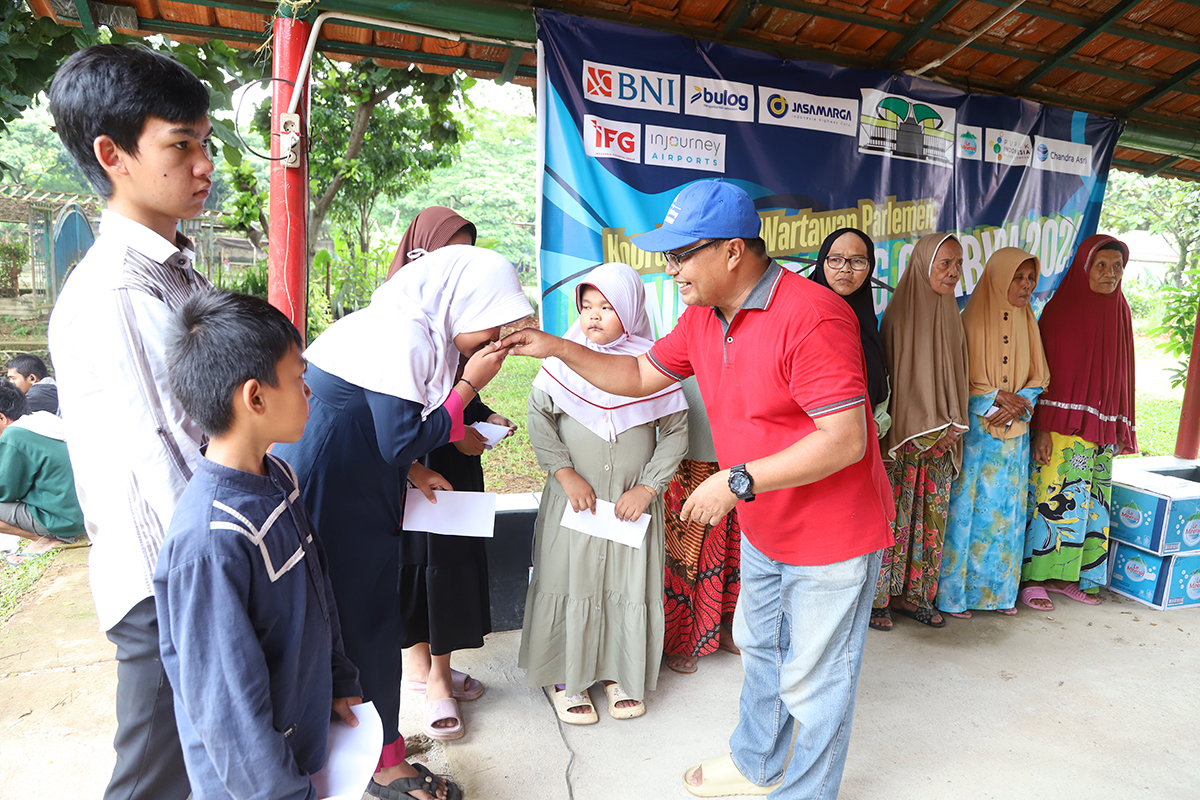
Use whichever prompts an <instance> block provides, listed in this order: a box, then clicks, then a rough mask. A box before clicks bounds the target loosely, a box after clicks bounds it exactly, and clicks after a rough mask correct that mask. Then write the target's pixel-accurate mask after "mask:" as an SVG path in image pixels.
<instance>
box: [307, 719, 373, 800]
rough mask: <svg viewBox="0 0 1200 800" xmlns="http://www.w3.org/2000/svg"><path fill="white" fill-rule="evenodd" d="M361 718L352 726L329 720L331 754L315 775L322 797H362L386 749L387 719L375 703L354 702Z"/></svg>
mask: <svg viewBox="0 0 1200 800" xmlns="http://www.w3.org/2000/svg"><path fill="white" fill-rule="evenodd" d="M350 709H351V710H352V711H353V712H354V716H356V717H357V718H358V726H357V727H354V728H351V727H350V726H349V725H347V724H346V723H345V722H343V721H342V720H341V719H337V720H334V721H333V722H330V723H329V748H328V749H329V757H328V758H327V759H326V760H325V766H324V767H322V768H321V769H320V770H318V771H317V772H315V773H313V775H312V785H313V788H314V789H316V790H317V797H319V798H321V800H361V798H362V795H363V792H365V791H366V790H367V784H369V783H370V782H371V776H372V775H374V774H375V767H376V765H378V763H379V751H380V750H382V749H383V722H382V721H381V720H380V719H379V712H378V711H376V710H375V704H374V703H363V704H362V705H360V706H350Z"/></svg>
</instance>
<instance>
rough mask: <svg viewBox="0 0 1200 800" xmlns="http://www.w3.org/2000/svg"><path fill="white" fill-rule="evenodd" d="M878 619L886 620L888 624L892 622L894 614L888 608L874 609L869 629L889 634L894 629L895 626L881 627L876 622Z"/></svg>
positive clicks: (868, 624) (868, 625)
mask: <svg viewBox="0 0 1200 800" xmlns="http://www.w3.org/2000/svg"><path fill="white" fill-rule="evenodd" d="M877 619H886V620H887V621H888V622H891V621H892V612H891V611H888V609H887V608H872V609H871V621H870V622H868V623H867V627H869V628H871V629H873V630H877V631H883V632H884V633H887V632H888V631H890V630H891V629H892V627H893V626H891V625H880V624H879V623H877V622H876V621H875V620H877Z"/></svg>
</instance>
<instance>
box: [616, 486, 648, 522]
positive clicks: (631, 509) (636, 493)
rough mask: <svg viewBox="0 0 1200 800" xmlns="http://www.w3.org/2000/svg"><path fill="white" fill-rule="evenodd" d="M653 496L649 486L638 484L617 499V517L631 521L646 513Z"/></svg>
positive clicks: (624, 520)
mask: <svg viewBox="0 0 1200 800" xmlns="http://www.w3.org/2000/svg"><path fill="white" fill-rule="evenodd" d="M654 497H655V495H654V492H652V491H650V487H649V486H643V485H641V484H638V485H637V486H635V487H633V488H632V489H630V490H629V491H628V492H626V493H625V494H623V495H621V498H620V499H619V500H617V508H616V514H617V519H619V520H622V521H623V522H633V521H634V520H635V519H637V518H638V517H640V516H641V515H642V514H645V513H646V509H647V508H648V507H649V506H650V501H651V500H653V499H654Z"/></svg>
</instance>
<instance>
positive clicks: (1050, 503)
mask: <svg viewBox="0 0 1200 800" xmlns="http://www.w3.org/2000/svg"><path fill="white" fill-rule="evenodd" d="M1050 439H1051V456H1050V463H1049V464H1047V465H1046V466H1044V467H1043V466H1041V465H1040V464H1036V463H1035V464H1034V465H1033V469H1032V471H1031V472H1030V475H1029V512H1030V513H1029V524H1028V525H1027V526H1026V529H1025V559H1024V562H1023V564H1022V566H1021V580H1023V581H1045V580H1064V581H1071V582H1074V581H1078V582H1079V587H1080V588H1081V589H1083V590H1084V591H1085V592H1086V591H1092V592H1095V591H1098V590H1099V587H1101V586H1103V585H1104V584H1105V582H1106V579H1107V575H1106V561H1107V559H1108V522H1109V516H1108V513H1109V507H1110V502H1111V499H1112V461H1113V456H1114V455H1116V452H1117V446H1116V445H1111V444H1110V445H1096V444H1092V443H1091V442H1088V441H1085V440H1083V439H1081V438H1079V437H1078V436H1063V435H1062V434H1058V433H1051V434H1050Z"/></svg>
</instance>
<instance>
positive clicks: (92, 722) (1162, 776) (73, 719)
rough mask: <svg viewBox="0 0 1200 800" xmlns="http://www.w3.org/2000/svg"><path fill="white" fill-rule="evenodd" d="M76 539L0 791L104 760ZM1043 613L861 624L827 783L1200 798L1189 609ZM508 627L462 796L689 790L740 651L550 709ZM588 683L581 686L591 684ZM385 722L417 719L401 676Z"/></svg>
mask: <svg viewBox="0 0 1200 800" xmlns="http://www.w3.org/2000/svg"><path fill="white" fill-rule="evenodd" d="M85 559H86V551H71V552H67V553H65V554H64V555H63V556H61V557H60V558H59V560H58V563H56V564H55V565H54V566H52V567H51V568H50V570H49V571H48V572H47V574H46V575H45V576H44V577H43V579H42V581H41V582H40V583H39V585H38V586H37V588H36V589H35V590H34V592H33V593H32V594H31V595H30V596H29V597H28V598H27V599H26V600H25V602H24V603H23V604H22V606H21V608H20V609H19V610H18V612H17V613H16V615H14V616H13V618H12V619H10V620H9V621H8V622H7V623H5V624H4V626H3V629H0V798H3V800H10V799H11V800H26V799H28V800H34V799H35V798H45V797H58V796H70V797H82V798H91V797H99V796H100V795H101V793H102V792H103V789H104V786H105V784H106V783H107V779H108V775H109V772H110V770H111V768H112V761H113V755H112V748H111V741H112V734H113V731H114V729H115V721H114V717H113V708H112V706H113V695H114V688H115V681H116V668H115V663H114V662H113V660H112V659H113V650H114V648H113V647H112V645H110V644H109V642H108V640H107V639H105V638H104V636H103V635H102V634H101V633H99V632H97V630H96V619H95V613H94V610H93V608H92V603H91V598H90V596H89V594H88V589H87V573H86V566H85V564H84V561H85ZM1105 595H1106V597H1107V602H1106V603H1105V604H1103V605H1101V606H1098V607H1095V608H1091V607H1086V606H1082V605H1079V604H1076V603H1071V602H1070V601H1068V600H1066V599H1065V598H1063V599H1062V602H1061V603H1060V604H1059V607H1058V609H1056V610H1055V611H1054V612H1051V613H1035V612H1033V611H1030V610H1029V609H1025V608H1022V610H1021V613H1020V614H1019V615H1018V616H1016V617H1013V618H1008V617H1003V616H1000V615H998V614H989V613H981V614H979V615H978V616H977V618H976V619H973V620H969V621H960V620H955V619H951V620H950V621H949V624H948V625H947V627H946V628H945V629H943V630H932V629H929V628H925V627H923V626H921V625H919V624H917V623H916V622H912V621H911V620H906V619H901V620H899V621H898V622H897V624H896V629H895V630H894V631H893V632H891V633H887V634H882V633H876V632H871V633H870V635H869V637H868V641H867V652H866V657H865V660H864V664H863V673H862V679H861V683H860V687H859V695H858V711H857V714H856V716H855V727H854V733H853V738H852V740H851V746H850V757H849V760H848V763H847V766H846V774H845V779H844V781H843V783H842V792H841V797H842V798H844V800H876V799H877V798H888V799H889V800H907V799H908V798H912V799H913V800H916V799H917V798H920V799H921V800H941V799H942V798H945V800H951V798H952V799H953V800H966V799H969V800H984V799H986V798H1005V800H1014V799H1015V800H1024V798H1031V799H1033V798H1048V799H1051V800H1062V799H1063V798H1074V797H1079V798H1088V800H1102V799H1107V798H1120V799H1121V800H1140V799H1141V798H1145V800H1176V799H1177V800H1196V798H1200V734H1197V732H1196V726H1195V723H1194V722H1193V720H1195V719H1197V718H1198V717H1200V652H1198V647H1197V644H1198V641H1197V639H1198V637H1200V611H1197V610H1194V609H1193V610H1180V611H1168V612H1160V611H1154V610H1152V609H1149V608H1147V607H1145V606H1142V605H1139V604H1137V603H1134V602H1133V601H1130V600H1124V599H1122V598H1118V597H1115V596H1113V595H1108V594H1107V593H1105ZM519 638H520V636H519V633H515V632H514V633H499V634H494V635H492V636H490V637H488V641H487V644H486V646H485V647H484V648H482V649H481V650H477V651H471V652H465V653H462V654H459V655H457V656H456V657H455V666H456V667H457V668H459V669H463V670H466V671H469V672H471V674H473V675H475V676H476V677H478V678H479V679H481V680H482V681H483V682H484V683H485V685H486V686H487V691H486V692H485V693H484V695H483V697H481V698H480V699H479V700H476V701H473V702H471V703H463V704H462V713H463V715H464V721H465V724H466V726H467V730H468V733H467V735H466V737H464V738H463V739H461V740H459V741H457V742H448V743H444V744H435V745H433V746H432V748H431V750H430V751H428V752H427V753H425V754H423V755H422V756H421V757H422V758H427V759H429V761H430V762H431V765H432V766H433V767H434V768H435V769H444V768H446V766H448V768H449V770H450V771H451V772H452V774H453V776H454V778H455V779H456V780H457V781H458V782H459V783H460V784H461V785H462V786H463V788H464V789H465V790H466V796H467V797H468V798H472V800H478V799H481V798H487V799H488V800H507V798H514V799H515V798H523V799H524V798H539V799H540V798H546V800H558V798H564V799H565V798H573V799H574V800H625V798H679V800H683V798H688V797H690V796H691V795H689V794H687V792H686V791H685V790H684V788H683V786H682V783H681V780H680V776H681V774H682V773H683V771H684V769H685V768H686V767H688V766H689V765H690V764H692V763H694V762H696V761H698V760H699V759H701V758H706V757H709V756H713V755H718V754H720V753H721V752H723V751H724V750H725V749H726V747H727V741H728V737H729V733H730V732H731V731H732V729H733V726H734V724H735V723H736V720H737V697H738V692H739V690H740V685H741V665H740V662H739V660H738V659H737V658H736V657H735V656H731V655H729V654H727V653H722V652H719V653H717V654H715V655H713V656H709V657H707V658H704V659H702V660H701V662H700V669H699V671H698V672H697V673H696V674H694V675H687V676H685V675H677V674H675V673H673V672H670V671H669V670H666V669H664V670H663V672H662V674H661V677H660V679H659V684H658V689H657V691H655V692H653V693H652V694H651V696H650V698H649V699H648V703H647V705H648V713H647V714H646V716H644V717H642V718H640V719H636V720H629V721H622V722H618V721H615V720H612V719H610V718H609V717H608V716H607V715H606V714H605V713H604V712H603V710H601V721H600V723H599V724H597V725H593V726H586V727H572V726H561V729H560V725H559V723H558V721H557V719H556V718H555V716H554V713H553V710H552V709H551V708H550V705H549V701H548V700H547V699H546V698H545V695H543V694H542V692H541V691H540V690H533V689H528V688H526V687H525V686H524V680H523V675H522V673H521V671H520V670H519V669H517V667H516V651H517V646H518V643H519ZM596 694H598V692H594V696H595V695H596ZM403 704H404V708H403V711H402V720H401V730H402V731H404V732H405V733H406V734H409V733H416V732H418V731H419V730H420V727H421V726H420V721H419V715H420V711H421V707H420V702H419V698H418V696H417V695H412V694H407V693H406V694H405V696H404V700H403Z"/></svg>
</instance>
